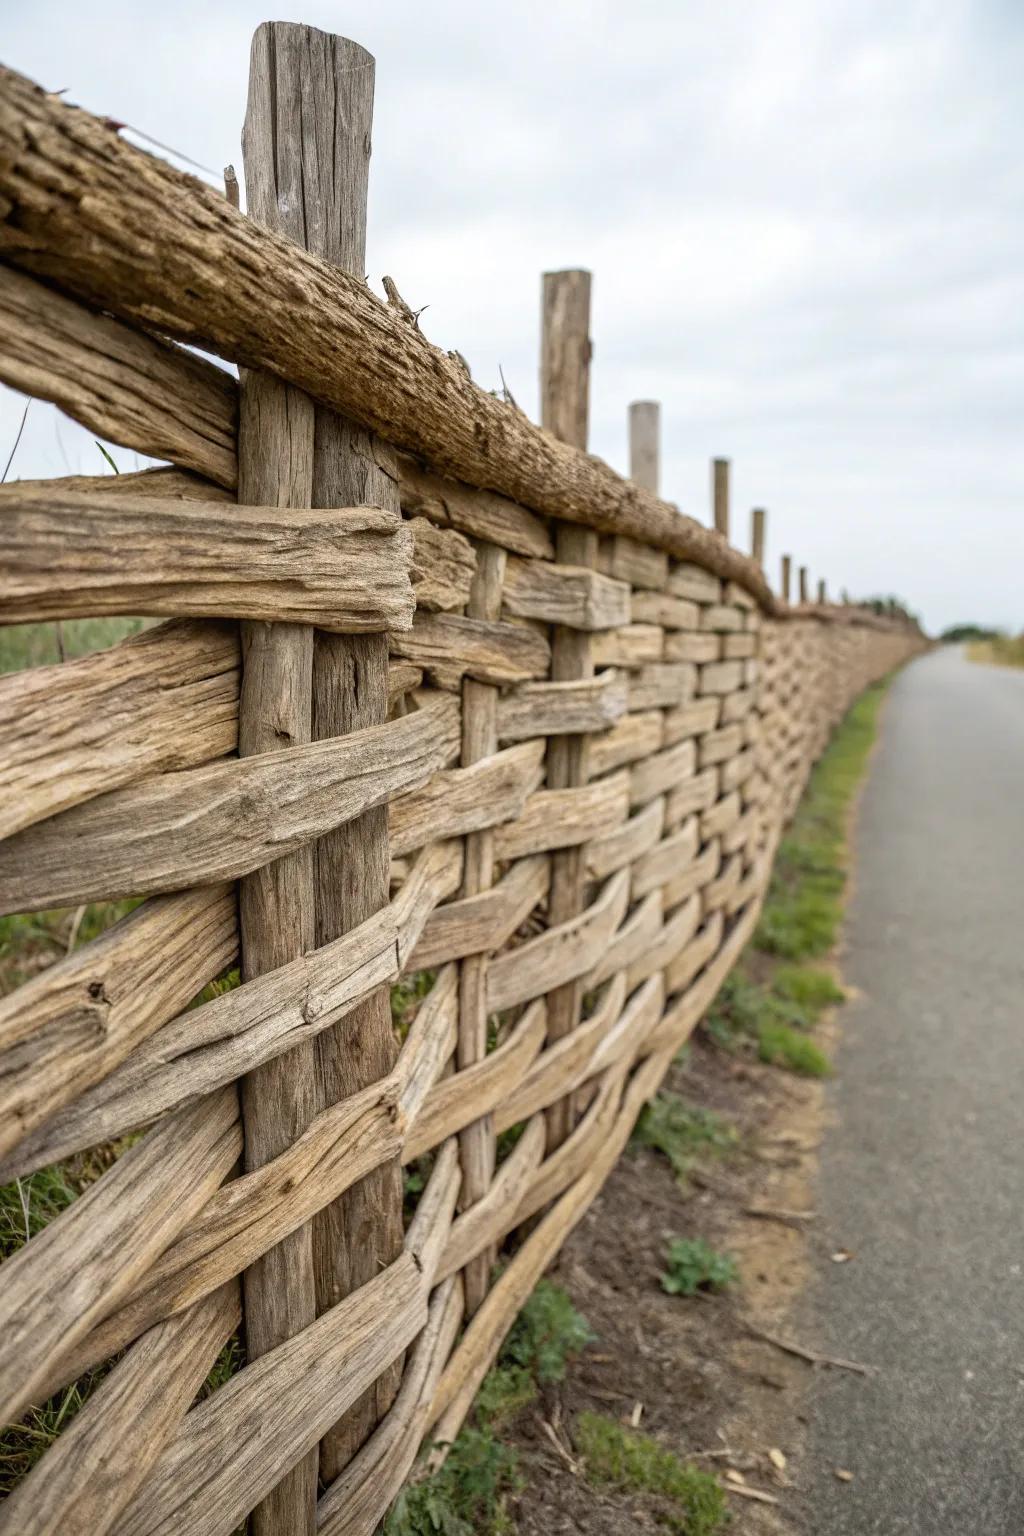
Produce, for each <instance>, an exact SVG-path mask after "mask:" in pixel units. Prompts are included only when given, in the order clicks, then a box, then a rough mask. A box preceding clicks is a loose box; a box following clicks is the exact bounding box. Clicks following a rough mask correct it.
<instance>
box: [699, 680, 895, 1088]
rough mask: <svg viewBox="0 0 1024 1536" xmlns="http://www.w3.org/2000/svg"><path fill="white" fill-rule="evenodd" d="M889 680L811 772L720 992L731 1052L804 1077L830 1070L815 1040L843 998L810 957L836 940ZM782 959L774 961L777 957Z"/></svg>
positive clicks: (712, 1017) (721, 1033)
mask: <svg viewBox="0 0 1024 1536" xmlns="http://www.w3.org/2000/svg"><path fill="white" fill-rule="evenodd" d="M888 685H889V679H885V680H883V681H882V682H880V683H877V684H875V686H874V687H872V688H868V689H867V690H866V691H865V692H864V693H862V694H861V696H860V698H859V699H857V700H856V702H855V703H854V704H853V706H852V707H851V708H850V710H849V711H848V712H847V714H846V717H845V719H844V720H843V721H842V723H841V724H840V726H839V727H838V729H837V730H836V732H835V735H834V736H833V738H832V740H831V742H830V743H829V746H828V747H827V748H826V750H825V752H824V753H823V754H822V756H821V759H820V760H819V762H818V763H817V765H816V766H815V768H814V770H813V771H812V773H811V776H810V780H809V782H808V787H807V791H806V793H805V794H804V797H803V800H802V801H801V803H800V805H799V807H798V809H797V812H796V815H795V816H794V817H793V822H792V825H791V827H790V829H789V832H788V833H787V835H786V836H785V837H784V838H783V839H782V842H781V843H780V844H779V851H778V853H777V855H776V859H775V866H774V868H773V870H772V878H771V883H770V885H769V888H768V894H767V897H766V898H765V904H764V909H763V911H762V913H761V920H760V923H759V924H758V927H757V932H756V933H755V935H754V939H753V942H752V944H751V952H753V953H754V954H756V956H757V964H756V973H757V979H756V980H755V979H754V977H753V976H752V975H751V970H752V969H753V968H754V967H753V965H752V962H751V952H748V955H747V956H746V957H745V960H744V961H742V962H741V963H740V965H739V966H738V968H737V969H736V970H735V971H734V972H733V973H732V975H731V976H729V977H728V978H727V980H726V982H725V984H724V985H723V987H722V988H721V990H720V991H719V994H718V996H717V997H716V999H715V1001H714V1004H713V1005H712V1008H711V1011H710V1012H709V1014H708V1017H707V1019H706V1021H705V1029H706V1032H707V1034H708V1035H709V1036H710V1038H711V1039H712V1040H714V1041H715V1043H716V1044H718V1045H720V1046H722V1047H723V1048H724V1049H726V1050H729V1051H739V1050H744V1049H746V1050H749V1051H756V1053H757V1055H758V1056H759V1058H760V1059H761V1061H764V1062H767V1063H769V1064H770V1065H772V1066H778V1067H784V1068H786V1069H787V1070H788V1071H790V1072H798V1073H800V1074H801V1075H802V1076H805V1077H825V1076H827V1075H828V1073H829V1072H830V1071H831V1066H830V1064H829V1061H828V1058H827V1056H826V1055H825V1053H824V1052H823V1051H822V1050H821V1048H820V1046H818V1045H816V1044H815V1042H814V1041H813V1040H811V1039H809V1038H808V1031H810V1030H811V1029H813V1028H814V1025H815V1024H816V1023H817V1022H818V1020H819V1018H820V1017H821V1015H822V1013H823V1012H824V1010H825V1009H826V1008H829V1007H831V1006H833V1005H834V1004H836V1003H841V1002H842V1001H843V1000H844V996H845V994H844V992H843V989H842V987H841V986H840V985H839V984H838V982H837V981H836V980H835V978H834V977H833V976H831V975H830V974H829V973H828V971H825V970H822V969H821V967H819V966H813V965H807V964H805V963H804V962H806V961H808V960H815V959H819V958H820V957H821V956H822V955H826V954H828V953H829V951H830V950H832V949H833V948H834V947H835V944H836V940H837V939H838V936H839V925H840V922H841V920H842V911H843V893H844V889H845V885H846V861H847V855H846V827H847V820H848V816H849V810H850V805H851V803H852V800H853V796H854V794H855V793H856V790H857V788H858V786H859V784H860V782H861V779H862V778H863V776H864V771H865V768H866V767H867V761H868V756H869V754H870V752H871V748H872V745H873V743H874V740H875V734H876V730H877V724H878V711H879V709H880V707H881V704H882V700H883V699H884V697H885V692H886V689H887V687H888ZM773 962H774V963H773Z"/></svg>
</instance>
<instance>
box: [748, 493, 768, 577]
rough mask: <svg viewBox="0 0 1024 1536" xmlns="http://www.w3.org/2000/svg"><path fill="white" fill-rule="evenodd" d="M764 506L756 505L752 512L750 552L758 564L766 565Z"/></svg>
mask: <svg viewBox="0 0 1024 1536" xmlns="http://www.w3.org/2000/svg"><path fill="white" fill-rule="evenodd" d="M764 525H765V510H764V507H755V508H754V510H753V511H752V512H751V514H750V553H751V555H752V556H753V558H754V559H755V560H756V561H757V563H758V565H760V566H763V565H764Z"/></svg>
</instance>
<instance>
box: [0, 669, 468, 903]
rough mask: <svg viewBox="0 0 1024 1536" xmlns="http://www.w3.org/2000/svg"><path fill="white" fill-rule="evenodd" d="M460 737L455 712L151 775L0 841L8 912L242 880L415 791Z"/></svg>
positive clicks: (438, 704) (419, 714)
mask: <svg viewBox="0 0 1024 1536" xmlns="http://www.w3.org/2000/svg"><path fill="white" fill-rule="evenodd" d="M457 739H458V705H457V703H456V701H455V700H452V699H447V698H444V697H441V698H436V699H434V700H432V701H431V702H430V703H429V704H427V705H426V707H424V708H423V709H422V710H417V711H416V712H415V713H413V714H410V715H406V716H404V717H403V718H402V719H401V720H393V721H391V722H389V723H388V724H385V725H378V726H371V727H369V728H368V729H366V730H363V731H355V732H352V734H351V735H348V736H339V737H334V738H332V739H331V740H328V741H316V742H313V743H311V744H309V745H306V746H297V747H293V748H291V749H286V750H284V751H280V752H266V753H263V754H262V755H261V756H259V757H252V758H242V759H238V760H237V761H236V760H233V759H227V760H225V761H223V762H219V763H211V764H209V765H208V766H207V767H205V768H193V769H191V770H188V771H185V772H181V773H166V774H161V775H159V776H158V777H156V778H153V779H147V780H143V781H141V782H140V783H138V784H132V785H129V786H127V787H126V788H124V789H119V790H115V791H114V792H113V793H112V794H109V795H99V796H97V797H96V799H94V800H90V801H87V802H86V803H85V804H84V805H77V806H74V807H72V809H71V810H68V811H63V812H62V813H61V814H60V815H59V816H54V817H51V819H50V820H49V821H45V822H40V823H39V824H38V825H36V826H34V827H28V828H26V830H25V831H24V832H19V833H17V835H16V836H15V837H12V838H8V839H7V841H6V842H4V843H0V906H2V907H3V910H4V911H6V912H20V911H29V910H38V909H39V908H41V907H59V906H74V905H75V904H76V903H78V902H83V901H93V900H97V899H101V898H106V897H112V896H132V895H139V894H143V893H146V894H148V893H151V892H157V891H165V890H175V889H180V888H181V887H182V886H186V885H205V884H208V883H212V882H214V881H217V880H229V879H233V878H237V876H239V875H244V874H248V873H249V872H250V871H251V870H254V869H258V868H260V867H261V866H262V865H264V864H268V863H270V862H271V860H273V859H278V858H280V857H281V856H282V854H285V853H290V852H291V851H292V850H293V849H295V848H298V847H301V846H303V845H304V844H306V843H308V842H311V841H312V840H313V839H314V838H316V837H320V836H322V835H323V834H324V833H325V832H327V831H328V830H329V829H330V828H331V827H335V826H337V825H338V824H339V823H340V822H344V821H346V820H351V819H352V818H353V817H356V816H358V815H360V814H361V813H362V812H363V811H364V810H366V809H368V808H369V807H371V806H375V805H380V804H381V803H382V802H384V801H385V800H387V799H388V798H389V797H390V796H392V795H396V794H400V793H401V792H402V791H403V790H408V789H410V788H411V787H413V786H416V785H420V784H423V783H425V782H426V781H427V780H428V779H429V778H430V777H431V775H432V774H433V773H434V772H435V771H436V770H437V769H438V768H439V767H440V766H441V764H442V763H443V762H444V761H445V759H446V758H447V757H448V756H449V754H450V753H451V751H452V748H453V746H454V743H455V742H456V741H457Z"/></svg>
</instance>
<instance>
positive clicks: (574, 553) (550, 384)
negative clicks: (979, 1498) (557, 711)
mask: <svg viewBox="0 0 1024 1536" xmlns="http://www.w3.org/2000/svg"><path fill="white" fill-rule="evenodd" d="M590 356H591V342H590V273H589V272H584V271H566V272H545V274H544V281H543V301H542V320H541V372H540V397H541V425H542V426H543V427H546V428H547V430H548V431H549V432H551V433H553V434H554V436H555V437H557V438H560V439H561V441H562V442H564V443H570V444H571V445H572V446H573V447H574V448H580V449H585V448H586V446H587V428H588V423H589V413H590ZM597 557H598V535H597V533H596V532H595V531H594V530H593V529H592V528H584V527H581V526H578V525H574V524H570V523H559V524H558V526H557V528H556V531H555V558H556V559H557V560H559V561H561V562H562V563H563V564H566V565H583V566H590V567H591V568H594V567H596V565H597ZM593 675H594V663H593V658H592V655H591V644H590V636H589V634H587V632H586V631H585V630H579V629H570V628H568V627H567V626H564V625H561V624H557V625H555V628H554V633H553V635H552V641H551V676H552V679H553V680H554V681H555V682H570V681H572V680H573V679H576V678H589V677H593ZM587 756H588V754H587V738H586V736H553V737H552V738H551V740H550V742H549V743H548V752H547V785H548V788H549V789H569V788H571V787H573V786H574V785H580V784H585V783H586V782H587V778H588V764H587ZM584 888H585V882H584V859H583V850H582V849H581V848H578V847H573V848H564V849H561V850H559V851H558V852H556V853H555V855H554V857H553V859H552V863H551V894H550V898H549V901H548V918H549V921H550V923H551V926H552V927H555V926H556V925H557V924H559V923H564V922H567V921H568V920H569V919H570V918H572V917H575V916H576V915H577V914H578V913H579V912H580V910H581V908H582V905H583V897H584ZM581 997H582V989H581V986H580V983H579V982H578V981H571V982H567V983H566V984H565V985H564V986H561V987H558V988H556V989H555V990H554V991H553V992H552V993H551V995H550V997H549V999H548V1038H549V1039H550V1040H552V1041H553V1040H558V1039H560V1038H561V1036H563V1035H566V1034H568V1033H569V1032H570V1031H571V1030H573V1029H575V1027H576V1025H577V1024H578V1023H579V1016H580V1001H581ZM572 1118H573V1117H572V1097H571V1095H568V1096H566V1097H565V1098H564V1099H561V1100H559V1102H558V1103H557V1104H554V1105H552V1107H551V1109H550V1110H549V1112H548V1142H549V1146H552V1147H555V1146H558V1145H559V1144H560V1143H561V1142H563V1141H564V1140H565V1138H566V1136H567V1135H568V1133H569V1131H570V1130H571V1129H572Z"/></svg>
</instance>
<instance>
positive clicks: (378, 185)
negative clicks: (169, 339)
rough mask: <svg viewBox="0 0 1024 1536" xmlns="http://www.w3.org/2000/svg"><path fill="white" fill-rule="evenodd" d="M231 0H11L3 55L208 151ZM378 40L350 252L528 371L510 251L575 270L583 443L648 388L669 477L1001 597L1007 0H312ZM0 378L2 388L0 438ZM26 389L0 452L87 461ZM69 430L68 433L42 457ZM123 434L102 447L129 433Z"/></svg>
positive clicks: (1012, 423) (927, 580)
mask: <svg viewBox="0 0 1024 1536" xmlns="http://www.w3.org/2000/svg"><path fill="white" fill-rule="evenodd" d="M263 17H264V13H263V10H262V7H261V6H258V5H257V4H256V3H255V0H214V3H202V4H200V3H199V0H182V3H179V4H170V5H165V6H163V7H162V8H151V7H141V6H138V5H136V4H129V3H127V0H77V3H75V0H38V3H37V4H36V5H35V6H34V7H31V8H27V7H23V8H21V9H20V10H19V11H17V12H15V13H13V14H12V15H10V16H9V17H7V18H5V19H6V21H7V25H6V28H5V44H6V47H5V55H6V60H7V62H8V63H10V64H11V65H13V66H14V67H15V68H18V69H22V70H23V71H24V72H25V73H27V74H29V75H31V76H33V77H34V78H36V79H40V80H41V81H42V82H43V83H45V84H46V85H47V86H49V87H51V88H56V87H61V86H63V87H66V88H67V90H68V94H69V97H70V99H73V100H77V101H80V102H82V104H83V105H86V106H88V107H90V108H91V109H93V110H96V111H101V112H105V113H109V114H110V115H112V116H115V117H117V118H119V119H122V120H125V121H127V122H130V123H132V124H134V125H136V126H137V127H139V128H142V129H145V130H146V131H147V132H149V133H151V134H152V135H153V136H154V137H155V138H157V139H161V140H163V141H165V142H167V143H170V144H173V145H174V146H175V147H176V148H179V149H180V150H182V151H183V152H185V153H187V154H188V155H190V156H192V157H193V158H194V159H196V160H199V161H201V162H202V163H204V164H206V165H209V166H211V167H213V168H215V169H219V167H220V166H221V165H222V164H223V163H224V162H225V161H227V160H235V161H237V160H238V159H239V150H238V136H239V130H240V125H241V120H242V115H243V113H244V109H245V91H246V75H247V70H248V51H249V39H250V36H251V33H252V30H253V28H254V27H255V25H256V24H257V23H258V22H259V21H260V20H262V19H263ZM292 19H296V20H298V19H301V20H304V21H308V22H311V23H313V24H315V25H319V26H324V27H329V28H344V29H345V30H346V31H347V32H348V33H349V35H351V36H353V37H355V38H356V39H357V40H358V41H360V42H361V43H363V44H364V45H365V46H366V47H367V48H369V49H370V50H371V51H372V52H373V53H374V54H375V55H376V57H377V61H378V66H377V105H376V123H375V136H374V160H373V169H372V181H371V208H370V250H369V261H368V265H369V269H370V272H371V274H372V275H374V276H375V277H379V276H380V274H381V273H383V272H389V273H391V274H392V275H393V276H394V277H395V279H396V281H397V282H398V285H399V287H400V288H401V290H402V292H403V293H404V294H405V296H406V298H407V299H408V300H409V301H410V302H411V303H413V304H415V305H416V306H419V305H421V304H427V303H429V305H430V308H429V309H428V310H427V312H426V313H425V315H424V317H423V324H424V328H425V329H426V330H427V332H428V334H430V335H431V336H432V337H433V338H434V339H435V340H437V341H439V342H441V343H442V344H443V345H445V346H449V347H451V346H457V347H458V348H459V349H460V350H461V351H462V352H463V353H464V354H465V355H466V356H467V357H468V358H469V359H470V362H471V363H472V365H473V368H474V372H475V374H476V376H477V377H478V378H479V380H480V381H481V382H482V383H483V384H485V385H486V386H488V387H491V386H494V385H496V384H497V382H498V366H499V364H500V365H501V366H502V368H503V369H504V372H505V376H506V378H507V379H508V381H509V384H510V385H511V387H512V388H513V390H514V391H515V393H516V395H517V398H518V399H519V401H520V403H521V404H522V405H523V406H524V407H525V408H526V409H527V410H531V411H533V410H534V409H535V405H536V379H535V375H536V350H537V349H536V327H537V313H538V296H539V278H540V273H541V271H542V270H544V269H545V268H550V267H558V266H563V265H566V266H567V265H586V266H589V267H590V268H591V269H592V270H593V272H594V277H595V289H594V292H595V310H594V335H595V341H596V356H595V368H594V380H593V402H594V404H593V430H592V440H593V446H594V448H595V450H596V451H597V452H600V453H602V454H604V455H605V456H606V457H608V458H609V459H611V460H612V461H613V462H616V463H618V464H620V465H621V464H622V463H623V457H624V452H625V410H626V404H627V402H628V400H629V399H630V398H636V397H639V396H643V397H650V396H655V397H660V398H661V400H662V402H663V413H664V460H665V464H664V477H663V479H664V489H665V493H666V494H667V495H670V496H672V497H674V498H675V499H678V500H679V501H680V502H681V504H682V505H683V506H684V508H685V509H686V510H687V511H690V512H692V513H694V514H695V515H697V516H702V517H703V516H705V515H706V511H707V460H708V458H709V457H710V456H711V455H712V454H721V453H726V454H730V455H731V456H732V458H733V461H734V485H735V492H736V506H737V527H738V530H744V531H745V523H746V509H747V508H748V507H749V506H750V505H751V504H753V503H758V504H763V505H767V506H768V508H769V511H770V515H769V559H770V568H772V569H774V568H775V565H776V561H777V556H778V551H779V550H780V549H781V548H782V547H786V548H790V549H792V550H793V552H794V553H795V554H796V555H797V557H798V559H799V560H800V561H801V562H806V563H808V564H809V565H810V566H811V567H812V569H813V570H814V571H815V572H819V571H823V572H824V573H825V574H826V575H827V576H828V577H829V578H830V581H831V585H832V586H833V588H838V587H839V586H842V585H845V586H848V587H849V588H850V589H851V590H853V591H859V592H867V591H874V590H877V589H879V588H883V589H893V590H896V591H899V592H902V593H903V594H904V595H905V596H906V597H907V598H908V599H909V600H910V601H911V602H912V603H913V604H915V605H916V606H918V607H919V608H921V609H922V610H923V611H924V613H925V616H926V618H927V619H928V620H929V622H930V623H932V624H933V625H935V626H940V625H943V624H945V623H948V622H950V621H952V620H954V619H955V618H957V617H959V616H978V617H988V618H991V619H992V620H994V621H997V622H1004V623H1007V624H1014V625H1016V626H1024V597H1022V596H1021V583H1020V581H1019V576H1018V572H1019V570H1020V567H1021V563H1022V560H1024V535H1022V533H1021V526H1022V518H1021V485H1022V481H1024V475H1022V470H1024V446H1022V438H1021V432H1020V429H1019V417H1020V402H1021V398H1022V385H1024V321H1022V318H1021V317H1022V315H1024V280H1022V277H1021V273H1022V272H1024V193H1022V189H1021V181H1020V175H1019V165H1018V158H1019V145H1020V142H1021V131H1022V128H1024V103H1022V101H1021V97H1020V92H1019V86H1018V82H1019V79H1020V75H1021V65H1022V63H1024V13H1022V12H1021V11H1020V8H1019V7H1018V6H1015V5H1012V4H1007V3H1005V0H989V3H987V4H986V5H984V6H979V5H977V4H976V3H972V0H908V3H906V4H903V5H901V6H898V7H894V6H892V5H891V4H890V3H888V0H886V3H882V0H832V3H830V4H829V5H827V6H823V5H822V4H821V3H820V0H691V3H688V4H685V5H682V4H679V3H677V0H676V3H674V0H634V3H632V4H631V5H630V6H628V7H622V6H620V5H613V4H611V3H609V0H600V3H596V4H595V3H584V0H560V3H557V4H554V5H552V4H551V3H550V0H547V3H544V4H542V3H540V0H529V3H512V4H507V5H505V6H503V7H500V8H496V7H489V6H481V5H479V3H478V0H472V3H471V0H436V3H435V4H434V5H432V6H422V5H416V4H413V3H412V0H393V3H390V4H389V3H387V0H376V3H374V4H370V3H369V0H355V3H352V4H350V5H349V6H347V7H345V8H344V9H342V8H339V7H338V6H337V5H334V4H330V5H329V4H326V3H325V0H309V3H308V4H305V5H303V6H302V7H301V9H300V8H296V9H295V10H293V12H292ZM20 411H21V406H20V403H19V402H18V401H17V400H16V398H15V397H13V396H11V395H9V394H7V395H6V396H5V397H4V399H3V400H2V402H0V441H4V442H9V441H11V440H13V433H14V430H15V429H16V426H17V421H18V418H19V417H20ZM59 430H60V441H58V437H57V427H56V417H55V415H54V413H52V412H50V411H49V409H48V408H47V407H44V406H40V405H36V406H33V408H32V411H31V412H30V417H29V423H28V426H27V428H26V433H25V438H24V440H23V443H22V446H21V448H20V449H19V454H18V459H17V461H16V466H15V472H16V473H20V474H22V475H28V474H54V473H64V472H65V471H66V467H68V466H70V468H71V469H73V470H75V471H78V470H83V469H89V470H95V469H97V468H98V467H99V465H98V463H97V462H96V461H97V458H98V455H97V453H96V450H95V448H94V447H93V446H92V444H91V440H90V439H89V438H88V437H87V435H86V434H83V433H81V432H80V431H78V430H76V429H74V428H73V427H72V426H70V425H69V424H68V423H66V422H64V423H63V424H62V425H61V426H60V429H59ZM65 454H66V455H67V459H66V461H65ZM125 462H126V464H127V465H128V467H130V466H131V457H130V456H125Z"/></svg>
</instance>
